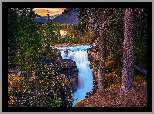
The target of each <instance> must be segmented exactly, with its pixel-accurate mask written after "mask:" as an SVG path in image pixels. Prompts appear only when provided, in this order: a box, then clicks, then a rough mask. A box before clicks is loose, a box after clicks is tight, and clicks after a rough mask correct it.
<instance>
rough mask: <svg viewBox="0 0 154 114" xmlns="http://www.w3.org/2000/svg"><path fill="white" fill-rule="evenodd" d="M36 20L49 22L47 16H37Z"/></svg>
mask: <svg viewBox="0 0 154 114" xmlns="http://www.w3.org/2000/svg"><path fill="white" fill-rule="evenodd" d="M35 21H36V22H43V23H47V22H48V19H47V18H45V17H36V18H35Z"/></svg>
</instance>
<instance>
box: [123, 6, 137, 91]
mask: <svg viewBox="0 0 154 114" xmlns="http://www.w3.org/2000/svg"><path fill="white" fill-rule="evenodd" d="M134 21H135V20H134V14H133V9H132V8H126V9H125V15H124V27H125V28H124V43H123V44H124V47H123V69H122V86H121V90H122V92H125V93H126V92H128V91H130V90H132V89H134V87H135V86H134V67H133V66H134V62H133V61H134V38H135V22H134Z"/></svg>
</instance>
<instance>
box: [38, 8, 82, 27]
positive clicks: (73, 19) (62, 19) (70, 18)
mask: <svg viewBox="0 0 154 114" xmlns="http://www.w3.org/2000/svg"><path fill="white" fill-rule="evenodd" d="M78 15H79V13H78V12H77V11H76V10H75V9H73V10H72V11H71V12H70V13H68V14H64V13H62V14H60V15H59V14H58V15H54V16H50V19H51V20H52V22H53V23H60V24H64V23H68V24H78V23H79V19H78ZM35 21H36V22H43V23H47V22H48V17H47V16H42V17H36V18H35Z"/></svg>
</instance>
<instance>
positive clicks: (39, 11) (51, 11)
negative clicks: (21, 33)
mask: <svg viewBox="0 0 154 114" xmlns="http://www.w3.org/2000/svg"><path fill="white" fill-rule="evenodd" d="M65 9H66V8H34V11H35V13H37V14H39V15H41V16H46V14H48V12H49V15H50V16H53V15H57V14H61V13H62V12H63V11H64V10H65Z"/></svg>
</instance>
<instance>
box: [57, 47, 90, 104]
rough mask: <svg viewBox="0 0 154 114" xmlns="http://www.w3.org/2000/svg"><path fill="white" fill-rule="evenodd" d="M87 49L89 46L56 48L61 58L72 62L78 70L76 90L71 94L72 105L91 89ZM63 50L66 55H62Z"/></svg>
mask: <svg viewBox="0 0 154 114" xmlns="http://www.w3.org/2000/svg"><path fill="white" fill-rule="evenodd" d="M87 48H90V46H87V45H86V46H74V47H58V49H60V50H61V56H62V58H63V59H72V60H74V61H75V62H76V65H77V67H78V70H79V72H78V88H77V91H76V92H75V93H73V98H74V99H75V100H74V102H73V105H74V104H76V103H77V102H79V101H81V100H82V99H84V98H85V96H86V93H87V92H90V91H91V90H92V88H93V81H92V79H93V77H92V69H90V67H89V63H90V62H89V61H88V54H87ZM65 49H67V50H68V54H66V53H64V50H65Z"/></svg>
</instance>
